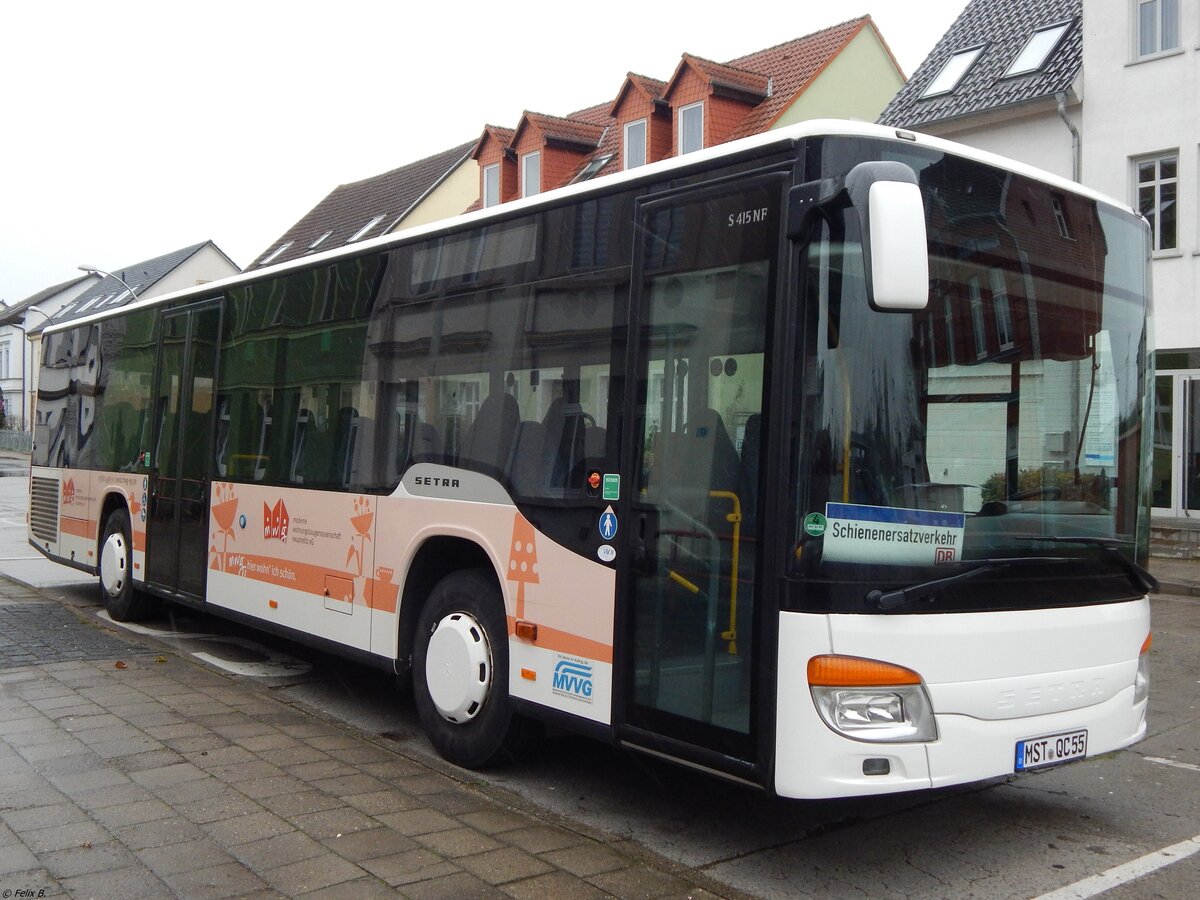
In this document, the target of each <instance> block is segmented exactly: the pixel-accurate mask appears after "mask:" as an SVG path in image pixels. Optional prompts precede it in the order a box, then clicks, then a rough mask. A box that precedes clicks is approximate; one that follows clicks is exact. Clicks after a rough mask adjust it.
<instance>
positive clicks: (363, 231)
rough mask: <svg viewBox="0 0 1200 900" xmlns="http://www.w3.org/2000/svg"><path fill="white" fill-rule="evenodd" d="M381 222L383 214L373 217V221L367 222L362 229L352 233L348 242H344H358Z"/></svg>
mask: <svg viewBox="0 0 1200 900" xmlns="http://www.w3.org/2000/svg"><path fill="white" fill-rule="evenodd" d="M382 221H383V214H382V213H381V214H380V215H378V216H375V217H374V218H373V219H371V221H370V222H368V223H367V224H366V225H364V226H363V227H362V228H360V229H358V231H356V232H354V234H352V235H350V239H349V240H348V241H346V243H347V244H353V243H354V242H355V241H357V240H359V239H360V238H363V237H366V235H367V232H369V231H370V230H371V229H372V228H374V227H375V226H376V225H378V224H379V223H380V222H382Z"/></svg>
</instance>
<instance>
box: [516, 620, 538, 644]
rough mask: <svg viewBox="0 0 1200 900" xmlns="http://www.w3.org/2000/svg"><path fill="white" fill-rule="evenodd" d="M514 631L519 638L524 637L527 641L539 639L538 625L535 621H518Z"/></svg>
mask: <svg viewBox="0 0 1200 900" xmlns="http://www.w3.org/2000/svg"><path fill="white" fill-rule="evenodd" d="M513 632H514V633H515V634H516V635H517V637H519V638H524V639H525V640H527V641H536V640H537V625H535V624H534V623H533V622H517V624H516V627H514V628H513Z"/></svg>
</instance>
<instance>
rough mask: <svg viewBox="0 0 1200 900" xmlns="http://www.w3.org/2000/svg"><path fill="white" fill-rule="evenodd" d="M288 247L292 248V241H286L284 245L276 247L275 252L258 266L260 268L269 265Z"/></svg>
mask: <svg viewBox="0 0 1200 900" xmlns="http://www.w3.org/2000/svg"><path fill="white" fill-rule="evenodd" d="M290 246H292V241H288V242H286V243H283V244H280V245H279V246H278V247H276V248H275V252H273V253H272V254H271V255H270V256H268V257H267V258H266V259H264V260H263V261H262V262H260V263H259V265H260V266H266V265H270V264H271V263H273V262H274V261H275V260H276V259H277V258H278V257H279V255H280V254H281V253H283V252H284V251H285V250H287V248H288V247H290Z"/></svg>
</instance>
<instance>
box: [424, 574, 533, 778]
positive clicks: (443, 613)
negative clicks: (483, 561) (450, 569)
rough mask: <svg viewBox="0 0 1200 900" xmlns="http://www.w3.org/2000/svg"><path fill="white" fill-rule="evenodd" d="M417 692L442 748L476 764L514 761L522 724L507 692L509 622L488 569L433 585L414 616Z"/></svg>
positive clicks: (428, 724)
mask: <svg viewBox="0 0 1200 900" xmlns="http://www.w3.org/2000/svg"><path fill="white" fill-rule="evenodd" d="M412 684H413V694H414V697H415V700H416V704H417V712H418V714H419V715H420V717H421V724H422V725H423V726H424V728H425V732H426V734H428V735H429V739H430V741H432V742H433V746H434V747H435V748H436V749H437V751H438V752H439V753H440V754H441V755H442V756H443V757H445V758H446V759H447V760H449V761H450V762H452V763H455V764H456V765H460V766H464V767H466V768H479V767H482V766H486V765H488V764H489V763H495V762H500V761H504V760H508V759H512V758H514V757H515V756H516V754H517V751H518V749H519V745H520V744H521V743H522V722H521V721H520V719H519V717H518V716H517V715H516V714H514V713H513V710H512V704H511V703H510V702H509V697H508V622H507V619H506V617H505V612H504V598H503V597H502V595H501V593H500V589H499V588H498V587H497V585H496V580H495V578H493V577H492V575H491V573H489V572H485V571H483V570H481V569H472V570H468V571H462V572H454V573H452V574H450V575H447V576H446V577H445V578H443V579H442V580H441V581H439V582H438V583H437V585H436V586H435V587H434V589H433V592H432V593H431V594H430V595H429V598H428V600H426V602H425V607H424V608H423V609H422V610H421V615H420V617H419V618H418V620H417V639H416V642H415V646H414V647H413V667H412Z"/></svg>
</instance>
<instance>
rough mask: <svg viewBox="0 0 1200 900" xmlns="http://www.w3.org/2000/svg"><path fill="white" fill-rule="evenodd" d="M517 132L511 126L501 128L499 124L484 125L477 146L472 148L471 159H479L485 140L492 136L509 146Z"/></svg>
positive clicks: (498, 141) (502, 144) (503, 144)
mask: <svg viewBox="0 0 1200 900" xmlns="http://www.w3.org/2000/svg"><path fill="white" fill-rule="evenodd" d="M515 134H516V132H515V131H514V130H513V129H511V128H501V127H500V126H499V125H484V126H483V133H482V134H480V135H479V140H477V141H476V142H475V146H474V147H472V148H471V159H479V151H480V150H482V149H483V142H484V141H485V140H487V139H488V137H489V136H491V137H492V138H493V139H494V140H495V141H496V142H497V143H498V144H499V145H500V146H501V147H507V146H508V145H509V144H511V143H512V141H513V136H514V135H515Z"/></svg>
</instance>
